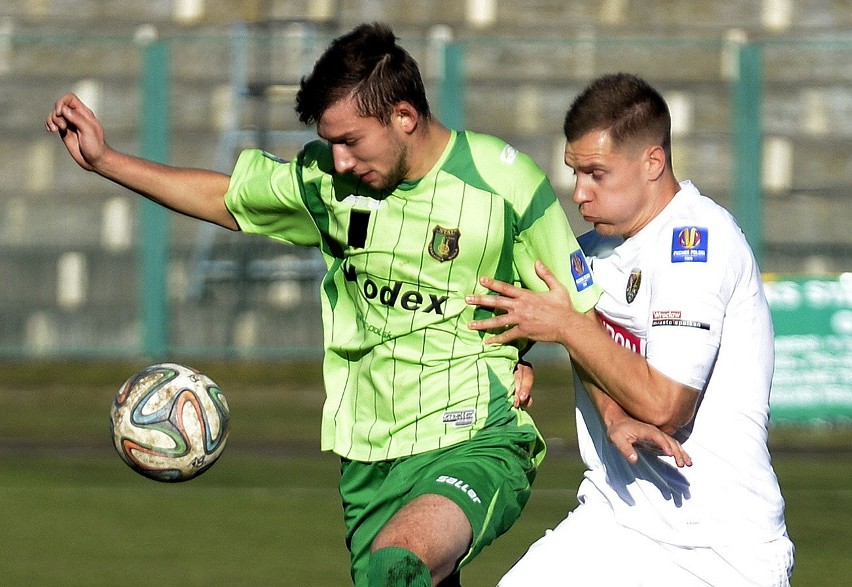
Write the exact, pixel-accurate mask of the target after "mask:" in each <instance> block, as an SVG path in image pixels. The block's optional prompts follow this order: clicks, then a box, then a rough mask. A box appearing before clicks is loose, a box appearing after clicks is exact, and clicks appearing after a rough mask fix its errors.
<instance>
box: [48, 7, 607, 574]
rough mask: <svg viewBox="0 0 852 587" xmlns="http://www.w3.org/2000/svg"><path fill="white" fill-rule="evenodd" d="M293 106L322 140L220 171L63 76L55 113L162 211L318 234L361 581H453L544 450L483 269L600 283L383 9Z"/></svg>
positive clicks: (587, 288) (326, 58) (265, 230)
mask: <svg viewBox="0 0 852 587" xmlns="http://www.w3.org/2000/svg"><path fill="white" fill-rule="evenodd" d="M296 101H297V105H296V110H297V112H298V113H299V116H300V119H301V120H302V121H303V122H305V123H307V124H316V128H317V134H318V135H319V137H320V138H321V139H322V140H321V141H315V142H311V143H309V144H307V145H306V146H305V147H304V148H303V150H302V151H301V152H300V153H299V154H298V156H296V157H295V158H294V159H293V160H292V161H289V162H285V161H282V160H280V159H278V158H276V157H274V156H272V155H270V154H267V153H264V152H261V151H257V150H248V151H245V152H243V153H242V154H241V155H240V157H239V160H238V162H237V164H236V167H235V169H234V171H233V173H232V174H231V175H230V176H227V175H222V174H219V173H215V172H211V171H203V170H198V169H183V168H174V167H168V166H164V165H159V164H156V163H152V162H149V161H145V160H142V159H138V158H135V157H132V156H130V155H126V154H123V153H119V152H117V151H115V150H113V149H111V148H110V147H109V146H108V144H107V143H106V142H105V140H104V133H103V128H102V125H101V124H100V122H99V121H98V120H97V118H96V117H95V116H94V114H93V113H92V112H91V110H89V109H88V108H87V107H86V106H85V105H84V104H82V103H81V102H80V100H79V99H78V98H77V97H76V96H73V95H68V96H65V97H63V98H61V99H60V100H59V101H58V102H57V103H56V106H55V107H54V109H53V111H52V112H51V113H50V115H49V117H48V119H47V123H46V126H47V129H48V131H50V132H54V133H58V134H59V135H60V136H61V138H62V140H63V141H64V142H65V145H66V147H67V148H68V150H69V152H70V153H71V156H72V157H73V158H74V159H75V160H76V161H77V163H78V164H79V165H81V166H82V167H83V168H85V169H87V170H91V171H95V172H97V173H98V174H100V175H102V176H104V177H106V178H108V179H111V180H112V181H115V182H117V183H119V184H121V185H123V186H126V187H128V188H130V189H131V190H134V191H136V192H138V193H140V194H142V195H143V196H145V197H147V198H150V199H151V200H153V201H155V202H158V203H160V204H162V205H164V206H167V207H168V208H170V209H172V210H176V211H178V212H181V213H184V214H187V215H190V216H194V217H196V218H200V219H202V220H206V221H209V222H213V223H216V224H219V225H221V226H224V227H226V228H229V229H232V230H242V231H244V232H249V233H258V234H265V235H267V236H269V237H271V238H274V239H278V240H281V241H284V242H288V243H293V244H297V245H305V246H313V247H317V248H318V249H319V250H320V251H321V252H322V254H323V256H324V258H325V261H326V265H327V269H328V271H327V273H326V275H325V278H324V280H323V282H322V286H321V290H320V295H321V298H322V308H323V323H324V345H325V359H324V374H325V387H326V396H327V398H326V402H325V406H324V409H323V423H322V447H323V449H325V450H331V451H334V452H335V453H337V454H338V455H340V458H341V463H342V464H341V480H340V493H341V496H342V499H343V507H344V518H345V523H346V528H347V535H346V540H347V546H348V547H349V550H350V552H351V556H352V577H353V580H354V582H355V584H356V585H358V586H363V585H370V586H374V585H375V586H378V585H382V586H386V585H424V586H425V585H432V584H439V583H440V584H442V585H454V584H455V585H457V584H458V581H459V579H458V571H459V569H460V568H461V566H462V565H464V564H465V563H467V562H468V561H469V560H470V559H471V558H472V557H473V556H475V555H476V554H477V553H478V552H479V551H480V550H481V549H482V548H483V547H484V546H486V545H488V544H489V543H490V542H492V541H493V540H494V539H495V538H496V537H497V536H499V535H501V534H502V533H504V532H505V531H506V530H508V528H509V527H510V526H511V525H512V524H513V523H514V521H515V520H516V519H517V517H518V516H519V515H520V512H521V510H522V508H523V507H524V505H525V503H526V501H527V499H528V497H529V491H530V483H531V482H532V479H533V477H534V476H535V472H536V469H537V466H538V464H539V462H540V460H541V458H542V457H543V454H544V445H543V442H542V440H541V437H540V435H539V434H538V432H537V430H536V428H535V426H534V424H533V422H532V420H531V419H530V417H529V416H528V415H527V414H526V412H524V411H522V410H521V409H519V408H518V407H517V405H516V404H517V401H516V397H515V380H514V375H513V371H514V368H515V366H516V364H517V362H518V360H519V352H518V348H517V346H513V345H488V344H485V342H484V338H485V335H484V334H483V333H479V332H474V331H471V330H469V329H468V328H467V323H468V322H470V321H471V320H472V319H474V318H483V317H488V316H489V315H490V312H491V311H490V310H486V309H475V308H473V307H471V306H469V305H467V304H466V303H465V296H466V295H470V294H482V293H485V292H486V290H485V288H484V287H483V286H482V285H480V284H479V283H478V278H479V276H480V275H492V276H494V277H495V278H497V279H500V280H502V281H508V282H512V283H517V284H520V285H523V286H524V287H529V288H535V289H539V290H543V289H546V286H545V284H544V283H543V282H542V281H541V280H540V279H539V278H538V276H537V275H536V273H535V266H534V262H535V261H536V260H542V261H543V262H544V263H546V264H547V265H548V266H549V267H552V268H553V271H554V273H555V274H556V275H557V277H558V278H559V279H560V280H561V281H562V283H564V284H565V285H566V287H567V288H568V289H569V291H570V292H571V295H572V297H573V299H574V303H575V304H576V307H577V308H578V309H580V310H581V311H586V310H590V309H591V308H592V307H593V306H594V304H595V302H596V301H597V299H598V296H599V291H598V287H597V285H596V284H594V282H593V281H592V277H591V273H590V272H589V268H588V265H587V264H586V260H585V258H584V257H583V255H582V253H581V252H580V248H579V246H578V245H577V242H576V239H575V238H574V235H573V233H572V232H571V229H570V227H569V226H568V221H567V219H566V216H565V214H564V212H563V210H562V207H561V205H560V204H559V202H558V201H557V199H556V196H555V194H554V191H553V188H552V187H551V185H550V184H549V182H548V180H547V178H546V177H545V175H544V173H543V172H542V171H541V169H540V168H539V167H538V166H537V165H536V164H535V163H534V162H533V161H532V160H531V159H530V158H529V157H527V156H525V155H523V154H522V153H519V152H518V151H516V150H515V149H513V148H512V147H511V146H509V145H507V144H506V143H505V142H503V141H501V140H499V139H496V138H494V137H491V136H486V135H482V134H476V133H472V132H456V131H454V130H450V129H448V128H446V127H444V126H442V125H441V124H440V123H439V122H438V121H437V120H435V119H434V118H433V116H432V114H431V112H430V110H429V104H428V101H427V99H426V92H425V89H424V87H423V81H422V79H421V76H420V72H419V70H418V67H417V64H416V62H415V61H414V59H413V58H412V57H411V56H410V55H409V54H408V53H407V52H406V51H405V50H404V49H403V48H401V47H400V46H399V45H398V44H397V43H396V38H395V36H394V34H393V33H392V31H391V30H390V29H388V28H387V27H385V26H383V25H379V24H367V25H361V26H359V27H358V28H356V29H355V30H353V31H352V32H350V33H348V34H346V35H343V36H342V37H340V38H338V39H336V40H335V41H334V42H332V44H331V45H330V46H329V47H328V49H327V50H326V52H325V53H324V54H323V55H322V56H321V57H320V59H319V60H318V61H317V63H316V65H315V66H314V69H313V72H312V73H311V74H310V75H308V76H307V77H305V78H304V79H303V80H302V83H301V87H300V90H299V93H298V95H297V98H296Z"/></svg>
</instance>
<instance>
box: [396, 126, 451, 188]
mask: <svg viewBox="0 0 852 587" xmlns="http://www.w3.org/2000/svg"><path fill="white" fill-rule="evenodd" d="M449 140H450V130H449V129H448V128H447V127H445V126H444V125H442V124H441V123H439V122H437V121H435V120H432V121H429V122H426V123H425V124H423V125H422V128H421V129H418V132H417V134H416V135H415V136H414V137H412V142H411V149H412V151H411V154H412V157H411V163H412V164H411V169H410V170H409V173H408V176H409V177H407V178H406V179H420V178H421V177H423V176H424V175H426V174H427V173H429V172H430V171H431V170H432V168H433V167H434V166H435V163H437V162H438V160H439V159H440V158H441V156H442V155H443V154H444V150H445V149H446V148H447V143H448V142H449Z"/></svg>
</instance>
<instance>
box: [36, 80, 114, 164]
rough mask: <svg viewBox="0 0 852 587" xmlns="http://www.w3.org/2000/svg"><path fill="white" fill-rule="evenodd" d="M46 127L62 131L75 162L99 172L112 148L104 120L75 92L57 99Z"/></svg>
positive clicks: (61, 133) (54, 130)
mask: <svg viewBox="0 0 852 587" xmlns="http://www.w3.org/2000/svg"><path fill="white" fill-rule="evenodd" d="M45 128H46V129H47V131H48V132H51V133H57V134H59V136H60V138H61V139H62V142H63V143H65V147H66V148H67V149H68V152H69V153H71V157H73V159H74V161H76V162H77V164H78V165H79V166H80V167H82V168H83V169H86V170H88V171H96V170H97V167H98V163H99V162H100V161H101V159H102V158H103V156H104V154H105V153H106V152H107V151H108V150H109V146H108V145H107V144H106V141H105V140H104V129H103V126H102V125H101V123H100V121H99V120H98V119H97V117H96V116H95V113H94V112H92V110H91V109H90V108H89V107H88V106H86V105H85V104H83V102H82V101H81V100H80V98H78V97H77V96H75V95H74V94H66V95H65V96H62V98H60V99H59V100H58V101H57V102H56V104H55V105H54V107H53V110H51V111H50V114H49V115H48V117H47V121H46V122H45Z"/></svg>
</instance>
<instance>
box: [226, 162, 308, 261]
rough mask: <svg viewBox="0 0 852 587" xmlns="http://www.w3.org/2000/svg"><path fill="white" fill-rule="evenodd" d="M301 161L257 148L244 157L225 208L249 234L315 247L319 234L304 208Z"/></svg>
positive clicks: (234, 178) (232, 182) (232, 177)
mask: <svg viewBox="0 0 852 587" xmlns="http://www.w3.org/2000/svg"><path fill="white" fill-rule="evenodd" d="M299 165H300V164H299V158H296V159H294V160H293V161H290V162H287V161H283V160H281V159H278V158H277V157H275V156H273V155H270V154H268V153H266V152H264V151H260V150H257V149H248V150H245V151H243V152H242V153H241V154H240V157H239V159H238V160H237V164H236V166H235V167H234V171H233V173H232V175H231V181H230V185H229V186H228V191H227V193H226V194H225V205H226V206H227V207H228V210H230V212H231V214H233V215H234V218H235V219H236V221H237V224H239V226H240V230H242V231H243V232H247V233H253V234H263V235H266V236H268V237H271V238H274V239H277V240H280V241H284V242H287V243H291V244H295V245H315V244H317V243H318V241H319V232H318V230H317V227H316V224H315V223H314V221H313V218H312V216H311V214H310V211H309V210H308V209H307V207H306V206H305V205H304V199H303V190H304V187H303V185H302V182H301V177H302V170H301V169H300V167H299Z"/></svg>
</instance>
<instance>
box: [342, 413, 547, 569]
mask: <svg viewBox="0 0 852 587" xmlns="http://www.w3.org/2000/svg"><path fill="white" fill-rule="evenodd" d="M543 457H544V443H543V442H542V441H541V437H540V436H539V435H538V433H537V432H536V431H535V429H534V428H532V427H531V426H523V427H515V426H512V427H507V428H496V429H489V430H487V431H480V432H478V433H477V434H476V436H474V437H473V438H472V439H471V440H469V441H466V442H462V443H459V444H456V445H453V446H451V447H448V448H445V449H440V450H433V451H429V452H425V453H422V454H417V455H412V456H409V457H402V458H399V459H395V460H391V461H376V462H372V463H363V462H358V461H350V460H346V459H342V463H341V477H340V495H341V498H342V499H343V513H344V521H345V523H346V529H347V533H346V546H347V547H348V548H349V551H350V553H351V556H352V578H353V580H354V581H355V585H356V586H357V585H364V584H366V578H367V569H368V565H369V557H370V546H371V545H372V543H373V540H374V539H375V537H376V536H377V535H378V533H379V531H380V530H381V529H382V527H384V525H385V524H386V523H387V522H388V520H390V519H391V517H393V515H394V514H395V513H396V512H398V511H399V510H400V509H401V508H402V507H403V506H404V505H406V504H407V503H409V502H410V501H412V500H414V499H415V498H416V497H419V496H421V495H432V494H437V495H442V496H444V497H447V498H448V499H450V500H451V501H453V502H454V503H455V504H457V505H458V506H459V507H460V508H461V509H462V511H464V513H465V515H466V516H467V519H468V520H469V521H470V526H471V529H472V530H473V541H472V543H471V545H470V549H469V551H468V553H467V555H466V556H465V557H463V559H462V560H461V561H460V563H459V567H461V566H462V565H464V564H465V563H467V562H468V561H469V560H471V559H472V558H473V557H474V556H476V555H477V554H478V553H479V552H480V551H481V550H482V549H483V548H484V547H486V546H488V545H489V544H491V542H493V541H494V540H495V539H496V538H497V537H498V536H500V535H501V534H503V533H505V532H506V531H507V530H508V529H509V528H510V527H511V526H512V524H514V523H515V520H517V519H518V516H520V514H521V510H523V508H524V506H525V505H526V503H527V500H528V499H529V496H530V485H531V483H532V481H533V479H534V478H535V474H536V471H537V469H538V464H539V463H540V462H541V459H542V458H543Z"/></svg>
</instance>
